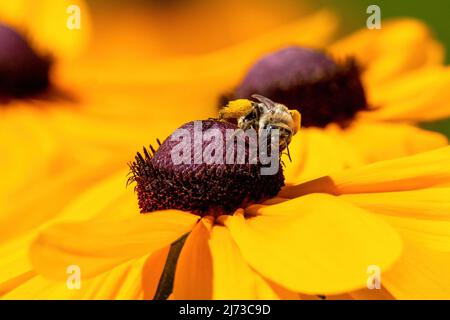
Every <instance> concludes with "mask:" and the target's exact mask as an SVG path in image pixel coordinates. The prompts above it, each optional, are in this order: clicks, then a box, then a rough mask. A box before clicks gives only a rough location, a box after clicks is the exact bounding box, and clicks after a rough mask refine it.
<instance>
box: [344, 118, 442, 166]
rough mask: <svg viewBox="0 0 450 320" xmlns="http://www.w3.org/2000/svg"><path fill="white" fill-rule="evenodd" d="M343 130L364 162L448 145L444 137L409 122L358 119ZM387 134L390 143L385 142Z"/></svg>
mask: <svg viewBox="0 0 450 320" xmlns="http://www.w3.org/2000/svg"><path fill="white" fill-rule="evenodd" d="M343 133H344V134H343V137H344V138H345V140H346V141H347V142H349V143H350V144H351V145H352V146H353V147H354V148H356V149H357V150H358V152H359V153H361V154H362V155H361V156H362V157H363V159H364V161H365V162H366V163H372V162H377V161H382V160H390V159H395V158H400V157H403V156H408V155H412V154H416V153H419V152H425V151H429V150H432V149H437V148H441V147H444V146H446V145H447V144H448V140H447V138H446V137H445V136H444V135H442V134H440V133H437V132H432V131H428V130H423V129H420V128H417V127H416V126H413V125H409V124H400V123H386V122H381V121H380V122H373V121H362V120H359V121H356V122H355V124H354V125H353V126H351V127H349V128H347V129H346V130H344V132H343ZM387 137H389V143H386V138H387ZM367 141H370V143H367Z"/></svg>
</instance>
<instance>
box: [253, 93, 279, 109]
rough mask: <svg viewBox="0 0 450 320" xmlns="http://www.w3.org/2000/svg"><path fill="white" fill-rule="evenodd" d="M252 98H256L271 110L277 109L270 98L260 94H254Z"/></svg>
mask: <svg viewBox="0 0 450 320" xmlns="http://www.w3.org/2000/svg"><path fill="white" fill-rule="evenodd" d="M252 98H255V99H256V100H258V101H259V102H261V103H262V104H264V105H265V106H266V107H267V108H268V109H269V110H271V109H275V107H276V105H277V104H276V103H275V102H273V101H272V100H270V99H269V98H266V97H264V96H262V95H260V94H253V95H252Z"/></svg>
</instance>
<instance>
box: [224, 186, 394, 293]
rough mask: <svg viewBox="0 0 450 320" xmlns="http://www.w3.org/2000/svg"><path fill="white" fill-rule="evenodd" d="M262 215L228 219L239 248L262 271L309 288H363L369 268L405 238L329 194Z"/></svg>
mask: <svg viewBox="0 0 450 320" xmlns="http://www.w3.org/2000/svg"><path fill="white" fill-rule="evenodd" d="M260 214H261V215H259V216H256V217H254V218H249V219H247V220H245V219H244V218H243V217H242V216H239V215H235V216H232V217H227V218H226V219H225V225H226V226H227V227H228V228H229V229H230V231H231V234H232V236H233V238H234V239H235V241H236V243H237V245H238V247H239V248H240V249H241V253H242V255H243V256H244V258H245V259H246V260H247V261H248V263H249V264H250V265H251V266H252V267H253V268H254V269H255V270H257V271H258V272H260V273H261V274H262V275H263V276H265V277H267V278H268V279H271V280H273V281H274V282H276V283H278V284H280V285H282V286H283V287H285V288H287V289H289V290H292V291H297V292H301V293H307V294H338V293H343V292H347V291H351V290H355V289H357V288H363V287H365V286H366V282H367V273H366V272H367V268H368V266H370V265H378V266H379V267H380V268H381V269H382V270H386V269H387V268H388V267H389V266H390V265H391V264H392V263H393V262H394V261H395V260H396V259H397V258H398V256H399V254H400V252H401V241H400V238H399V237H398V235H397V234H396V233H395V232H394V231H393V230H392V229H391V227H389V225H387V224H386V223H384V222H383V221H381V220H380V219H378V218H377V217H375V216H373V215H371V214H369V213H367V212H366V211H364V210H362V209H360V208H357V207H355V206H352V205H350V204H348V203H346V202H344V201H342V200H339V199H337V198H335V197H332V196H329V195H319V194H316V195H308V196H304V197H300V198H297V199H294V200H290V201H286V202H284V203H281V204H278V205H273V206H267V207H264V208H262V209H261V210H260Z"/></svg>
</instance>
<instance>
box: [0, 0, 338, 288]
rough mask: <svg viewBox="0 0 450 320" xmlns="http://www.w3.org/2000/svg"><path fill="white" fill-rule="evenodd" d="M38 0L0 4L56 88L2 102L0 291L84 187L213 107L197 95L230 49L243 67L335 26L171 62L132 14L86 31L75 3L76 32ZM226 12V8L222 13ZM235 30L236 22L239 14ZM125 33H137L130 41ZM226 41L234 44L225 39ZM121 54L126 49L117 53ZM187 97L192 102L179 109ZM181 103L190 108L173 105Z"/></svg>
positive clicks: (322, 36)
mask: <svg viewBox="0 0 450 320" xmlns="http://www.w3.org/2000/svg"><path fill="white" fill-rule="evenodd" d="M44 2H45V1H44V0H43V1H36V2H35V1H17V2H14V3H6V2H5V3H3V2H2V4H1V5H0V7H1V8H2V10H1V11H0V16H1V19H2V21H3V22H5V23H7V24H8V26H9V27H10V28H13V29H14V30H15V31H16V32H17V33H19V34H20V35H21V36H23V38H24V39H26V40H27V41H28V44H29V45H30V47H32V48H33V50H34V51H35V53H36V54H37V55H38V56H41V55H43V56H45V55H47V54H48V55H50V56H52V57H53V61H54V65H53V69H52V72H51V73H50V74H49V77H50V87H51V88H52V89H57V90H56V91H53V92H51V93H52V94H50V95H43V96H37V97H35V96H33V99H21V98H20V99H13V100H11V101H9V102H8V104H7V105H6V104H5V105H2V107H0V122H1V126H0V128H1V129H0V134H1V137H0V148H1V149H2V154H4V156H3V157H2V159H1V160H0V162H1V164H2V166H1V167H2V168H3V170H2V176H3V178H4V179H3V180H2V181H3V182H2V183H0V191H1V192H0V207H1V208H2V210H1V213H0V230H1V232H0V233H1V236H0V243H1V247H0V251H1V254H0V256H1V258H0V264H1V266H2V267H1V269H2V270H3V271H4V272H2V274H1V275H0V283H1V285H0V292H1V293H2V294H3V293H5V292H7V291H8V290H10V289H11V288H13V287H15V286H17V285H19V284H20V283H22V281H24V280H26V279H28V278H29V277H33V275H34V272H33V271H32V270H31V269H30V265H29V262H28V258H27V250H28V246H29V244H30V241H31V240H32V239H33V236H34V235H35V234H36V233H37V232H39V230H41V229H42V228H45V227H46V226H47V225H48V223H50V222H54V221H57V220H58V219H59V218H61V217H65V216H66V215H65V214H62V216H61V210H62V208H64V207H65V206H67V205H68V204H69V203H70V202H71V201H73V199H75V198H77V197H78V194H79V193H80V192H82V191H84V190H86V189H89V187H90V186H91V185H93V184H95V183H96V182H98V181H99V180H100V179H102V178H103V177H105V176H107V175H109V174H111V173H113V172H116V171H117V170H119V169H120V168H121V167H123V165H124V164H125V163H126V162H127V161H128V160H129V158H130V156H131V155H132V154H133V153H134V151H135V149H136V148H137V147H138V146H140V145H143V144H144V143H146V141H147V139H148V137H149V136H155V135H158V136H166V135H168V134H170V132H171V130H172V129H173V127H174V126H176V125H178V124H179V123H182V122H185V121H186V120H187V119H192V118H205V117H208V116H209V115H210V114H211V113H212V112H213V111H214V103H210V102H213V101H215V100H216V97H215V96H216V94H215V93H214V95H213V94H211V95H210V96H209V97H208V99H198V97H201V96H203V94H204V92H205V80H206V79H211V81H208V82H209V83H210V84H211V88H212V87H217V88H220V89H217V90H216V91H217V92H220V91H222V89H223V88H222V85H223V84H222V82H221V81H219V79H218V77H217V76H216V75H217V74H216V73H215V72H216V71H219V73H220V74H221V75H223V73H225V74H226V75H227V77H228V76H233V77H234V70H230V69H227V68H224V66H223V65H222V63H221V61H223V60H224V57H226V56H229V55H234V56H236V57H240V59H241V61H242V62H243V63H244V64H249V63H251V61H252V60H253V59H255V58H256V57H258V56H259V55H261V54H262V53H264V52H268V51H270V50H273V49H274V48H277V47H278V46H280V45H281V44H282V43H283V42H285V41H288V42H293V43H299V44H304V45H309V46H321V45H324V43H326V41H327V39H328V38H329V37H330V35H331V34H332V32H333V30H334V28H335V18H334V16H333V15H331V14H329V13H327V12H319V13H317V14H313V15H311V16H310V17H305V18H304V19H302V21H297V22H292V23H291V24H290V25H289V26H288V27H284V26H281V27H279V28H278V30H279V31H280V32H282V33H283V36H282V37H280V35H279V34H278V32H273V31H264V32H262V31H261V30H259V31H258V32H256V30H253V31H252V32H253V33H254V34H255V35H256V34H259V33H261V34H259V35H258V36H255V37H254V38H250V39H248V40H246V41H245V47H246V48H247V49H248V50H245V51H244V53H243V52H242V50H241V45H236V44H234V45H232V46H230V47H227V48H224V49H221V50H218V51H216V52H210V53H205V54H204V55H202V56H199V57H184V56H180V55H178V57H177V58H170V59H169V58H164V57H163V54H162V52H161V51H158V50H154V49H155V48H156V46H153V45H151V46H147V43H146V42H145V41H142V37H145V35H146V34H145V32H144V33H142V32H143V31H146V30H147V31H148V29H149V28H148V26H145V25H143V24H140V23H137V24H133V23H130V24H128V22H130V20H129V19H128V20H125V21H124V22H123V23H120V22H119V21H116V22H115V23H114V24H113V25H112V26H110V25H107V23H109V22H111V19H110V18H111V15H110V16H107V17H106V16H104V15H103V12H102V14H101V16H102V17H103V18H104V20H103V19H100V23H94V25H93V29H92V30H91V22H90V21H89V17H90V12H89V10H88V7H87V6H86V5H85V4H84V2H81V1H75V2H71V3H70V4H71V5H73V4H75V5H78V6H79V7H80V9H81V19H82V21H81V29H80V30H70V29H67V28H66V23H67V17H68V13H67V10H66V9H67V8H66V7H65V4H67V3H66V2H65V1H60V2H58V3H56V2H55V1H53V0H49V1H48V3H44ZM3 8H4V10H3ZM263 11H264V10H262V11H261V13H258V14H261V15H265V14H266V15H267V10H266V11H264V12H265V13H264V12H263ZM134 12H135V11H134ZM253 13H254V12H253ZM157 14H158V13H155V15H157ZM227 14H230V13H229V11H228V13H226V12H225V13H224V17H225V16H226V15H227ZM240 14H244V13H243V12H241V13H240ZM281 16H282V15H281V13H280V18H279V19H277V20H276V21H281V20H282V18H281ZM283 17H284V16H283ZM184 18H186V17H184ZM188 18H189V17H188ZM102 21H103V22H104V23H105V24H102V23H101V22H102ZM139 21H140V22H143V21H144V20H143V19H142V20H139ZM96 22H97V20H96ZM147 22H148V19H147ZM153 22H154V21H153V20H152V23H153ZM325 22H327V23H326V24H325ZM52 23H53V25H51V26H49V25H50V24H52ZM229 23H230V21H228V20H227V23H225V18H224V23H223V24H222V25H221V26H219V27H220V28H219V30H218V31H217V32H218V33H221V32H222V31H221V30H222V29H221V28H222V27H223V28H228V27H227V26H229ZM243 23H245V24H246V21H243ZM271 23H275V19H274V20H273V21H272V22H270V24H271ZM276 24H278V22H276ZM130 25H131V26H132V27H131V28H128V29H127V28H126V27H127V26H128V27H130ZM319 25H324V26H323V27H321V28H320V30H318V31H317V32H316V34H315V36H314V37H313V36H311V35H310V34H309V33H305V34H302V35H299V31H300V30H303V31H304V30H308V29H311V30H312V29H316V28H317V26H319ZM133 26H134V27H138V28H137V29H134V28H133ZM267 26H269V24H267ZM120 27H122V28H125V29H123V30H122V31H121V32H122V33H120V32H119V30H118V29H114V28H120ZM232 27H233V29H235V30H238V29H240V27H239V23H238V22H237V21H233V26H232ZM153 28H155V30H157V29H158V27H156V26H153ZM112 29H114V30H115V31H114V32H112V31H111V30H112ZM203 29H204V30H208V29H209V28H203ZM266 29H268V27H266ZM266 29H264V28H262V30H266ZM91 31H92V33H91ZM110 33H112V34H115V35H116V37H115V38H113V39H111V38H109V40H110V41H111V43H107V42H105V41H103V40H102V41H103V42H102V41H100V40H99V41H94V42H87V39H88V38H89V37H90V36H92V37H95V39H98V38H100V39H106V38H108V37H107V35H108V34H110ZM253 33H249V34H247V37H250V36H251V35H253ZM120 34H123V35H127V37H128V38H127V39H126V40H127V41H128V42H127V44H128V46H126V48H125V47H124V46H123V44H122V43H121V44H120V45H121V46H120V47H118V46H117V45H118V43H117V42H114V41H115V40H117V39H121V37H120V36H119V35H120ZM235 34H236V35H238V33H237V32H235ZM130 35H135V36H136V37H135V38H129V37H130ZM219 38H220V37H219ZM219 38H218V39H219ZM122 40H124V38H122ZM228 41H229V43H230V44H232V43H233V42H236V40H233V41H232V39H231V38H229V39H228ZM155 43H158V39H156V40H155ZM115 45H116V46H115ZM216 45H217V46H218V45H219V44H218V42H217V43H216ZM87 48H90V49H91V50H86V49H87ZM114 48H115V49H117V50H113V49H114ZM124 48H125V50H123V49H124ZM130 48H132V50H130ZM210 49H212V48H210ZM163 51H164V50H163ZM119 52H120V53H119ZM125 52H126V53H128V55H123V54H124V53H125ZM155 52H159V53H158V54H157V57H155V56H153V55H152V54H154V53H155ZM165 53H167V52H165ZM135 54H136V55H137V56H138V57H136V56H135ZM156 58H158V59H156ZM211 66H214V68H212V69H211V68H210V67H211ZM220 69H221V70H222V71H220ZM188 104H189V105H191V106H193V107H189V108H185V106H187V105H188ZM180 108H183V110H189V112H179V110H180ZM30 159H32V161H30ZM120 188H121V186H118V187H117V190H120ZM55 195H56V196H55ZM95 213H96V211H95V210H93V211H86V215H80V214H79V213H77V214H74V216H71V217H78V218H80V217H84V218H86V219H87V218H90V217H91V215H95ZM66 217H67V216H66ZM12 226H14V227H12Z"/></svg>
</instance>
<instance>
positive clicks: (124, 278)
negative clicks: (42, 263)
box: [3, 247, 168, 300]
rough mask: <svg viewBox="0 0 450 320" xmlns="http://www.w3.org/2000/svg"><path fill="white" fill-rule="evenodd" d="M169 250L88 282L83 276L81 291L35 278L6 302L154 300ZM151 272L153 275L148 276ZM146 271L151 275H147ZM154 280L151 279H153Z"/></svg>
mask: <svg viewBox="0 0 450 320" xmlns="http://www.w3.org/2000/svg"><path fill="white" fill-rule="evenodd" d="M167 252H168V247H166V248H164V249H161V250H158V251H156V252H155V253H154V254H152V255H151V256H150V257H147V256H144V257H142V258H138V259H132V260H130V261H127V262H126V263H123V264H121V265H119V266H117V267H115V268H113V269H111V270H110V271H108V272H105V273H103V274H101V275H98V276H96V277H94V278H89V279H85V278H84V277H83V273H82V272H81V273H80V276H81V277H80V287H79V288H73V287H69V286H68V285H67V282H66V281H67V280H69V276H70V275H69V274H67V275H66V276H67V280H66V281H55V280H50V279H47V278H45V277H43V276H35V277H33V278H32V279H30V280H28V281H25V282H24V283H23V284H22V285H20V286H19V287H18V288H16V289H15V290H13V291H11V292H9V293H8V294H6V295H5V296H4V297H3V299H11V300H15V299H35V300H36V299H39V300H41V299H76V300H100V299H101V300H105V299H107V300H109V299H120V300H131V299H132V300H135V299H146V298H148V296H149V295H150V296H153V294H154V291H155V290H156V286H157V285H158V280H159V276H160V275H161V272H162V269H163V267H164V262H165V258H166V256H167ZM150 270H151V274H150V273H149V272H148V271H150ZM144 271H147V272H146V273H145V272H144ZM149 276H150V277H149Z"/></svg>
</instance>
